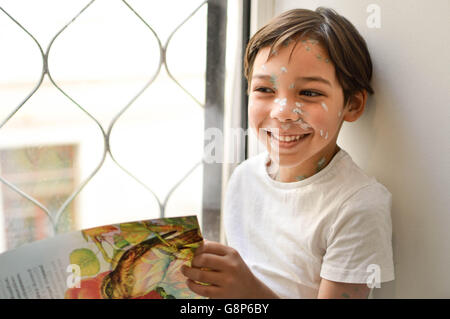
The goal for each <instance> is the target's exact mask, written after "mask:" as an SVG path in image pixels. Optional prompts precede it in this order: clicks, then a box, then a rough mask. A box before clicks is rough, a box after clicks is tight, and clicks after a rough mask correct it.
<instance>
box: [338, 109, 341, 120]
mask: <svg viewBox="0 0 450 319" xmlns="http://www.w3.org/2000/svg"><path fill="white" fill-rule="evenodd" d="M341 115H342V110H339V113H338V117H339V118H340V117H341Z"/></svg>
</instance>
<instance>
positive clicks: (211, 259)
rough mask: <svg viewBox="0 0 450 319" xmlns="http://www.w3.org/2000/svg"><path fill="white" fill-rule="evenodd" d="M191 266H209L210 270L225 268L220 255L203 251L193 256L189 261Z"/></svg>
mask: <svg viewBox="0 0 450 319" xmlns="http://www.w3.org/2000/svg"><path fill="white" fill-rule="evenodd" d="M191 265H192V267H197V268H209V269H211V270H213V271H214V270H215V271H220V270H223V269H225V267H224V260H223V257H222V256H218V255H214V254H208V253H203V254H199V255H196V256H194V258H193V259H192V263H191Z"/></svg>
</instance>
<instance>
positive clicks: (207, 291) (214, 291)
mask: <svg viewBox="0 0 450 319" xmlns="http://www.w3.org/2000/svg"><path fill="white" fill-rule="evenodd" d="M186 285H187V286H188V288H189V289H190V290H192V291H193V292H195V293H196V294H197V295H200V296H203V297H209V298H214V297H215V296H217V295H218V294H219V292H220V290H219V289H220V288H219V287H216V286H205V285H201V284H198V283H196V282H194V281H192V280H191V279H188V280H186Z"/></svg>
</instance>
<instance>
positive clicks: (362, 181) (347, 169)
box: [328, 150, 392, 205]
mask: <svg viewBox="0 0 450 319" xmlns="http://www.w3.org/2000/svg"><path fill="white" fill-rule="evenodd" d="M340 152H342V154H341V158H340V160H339V161H338V163H336V165H335V167H334V169H333V174H332V175H333V178H330V179H329V180H328V182H329V183H330V186H331V185H332V186H331V187H333V188H334V190H335V192H336V193H340V194H339V195H340V196H339V197H340V198H341V199H342V202H366V204H367V205H371V204H375V205H376V203H377V202H378V201H379V200H381V201H383V202H384V201H390V199H391V196H392V195H391V193H390V192H389V190H388V189H387V188H386V187H385V186H384V185H383V184H382V183H380V182H379V181H378V180H377V179H376V178H375V177H374V176H370V175H368V174H367V173H366V172H365V171H364V170H363V169H361V168H360V167H359V166H358V165H357V164H356V163H355V162H354V161H353V159H352V158H351V156H350V155H349V154H348V153H347V152H345V151H344V150H341V151H340ZM331 193H332V192H330V195H332V196H336V195H337V194H331Z"/></svg>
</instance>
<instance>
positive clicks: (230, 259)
mask: <svg viewBox="0 0 450 319" xmlns="http://www.w3.org/2000/svg"><path fill="white" fill-rule="evenodd" d="M245 73H246V77H247V80H248V83H249V110H248V112H249V120H250V126H251V127H252V129H254V130H255V132H256V133H257V134H258V138H259V140H260V141H261V142H262V143H263V144H264V145H265V146H266V148H267V152H266V153H263V154H259V155H257V156H254V157H252V158H249V159H248V160H246V161H244V162H243V163H241V164H240V165H239V166H238V167H237V168H236V169H235V171H234V172H233V175H232V177H231V178H230V181H229V183H228V189H227V196H226V201H225V207H224V214H225V216H224V218H225V229H226V235H227V240H228V243H229V245H230V247H227V246H224V245H221V244H219V243H214V242H209V241H208V242H205V243H204V245H203V246H201V247H200V248H198V249H197V251H196V254H195V257H194V259H193V261H192V267H184V268H183V273H184V275H185V276H186V277H188V280H187V284H188V286H189V288H190V289H191V290H192V291H194V292H196V293H198V294H200V295H203V296H207V297H211V298H367V297H368V295H369V293H370V288H369V285H368V284H369V283H371V284H372V283H373V280H375V284H377V286H378V284H379V283H380V282H385V281H390V280H393V279H394V267H393V261H392V243H391V236H392V226H391V217H390V207H391V194H390V193H389V191H388V190H387V189H386V188H385V187H384V186H383V185H381V184H380V183H378V182H377V181H376V180H375V179H374V178H372V177H369V176H367V175H366V174H364V173H363V172H362V171H361V169H359V168H358V167H357V166H356V164H355V163H354V162H353V161H352V159H351V157H350V156H349V155H348V154H347V153H346V152H345V151H344V150H342V149H340V148H339V146H338V145H337V144H336V141H337V138H338V134H339V131H340V128H341V126H342V123H343V121H348V122H352V121H355V120H357V119H358V118H359V117H360V116H361V114H362V113H363V111H364V107H365V103H366V100H367V94H368V93H371V94H372V93H373V90H372V88H371V86H370V79H371V76H372V64H371V59H370V55H369V52H368V50H367V46H366V43H365V41H364V39H363V38H362V37H361V36H360V34H359V33H358V31H357V30H356V29H355V28H354V26H353V25H352V24H351V23H350V22H348V21H347V20H346V19H345V18H344V17H342V16H340V15H338V14H337V13H336V12H334V11H333V10H331V9H327V8H318V9H317V10H316V11H310V10H303V9H297V10H291V11H288V12H285V13H283V14H281V15H280V16H278V17H276V18H274V19H273V20H272V21H270V22H269V23H268V24H267V25H266V26H265V27H263V28H262V29H261V30H259V31H258V32H257V33H256V34H255V35H254V36H253V37H252V39H251V40H250V42H249V44H248V46H247V50H246V60H245ZM197 281H198V282H203V283H208V284H209V285H201V284H199V283H197Z"/></svg>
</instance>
